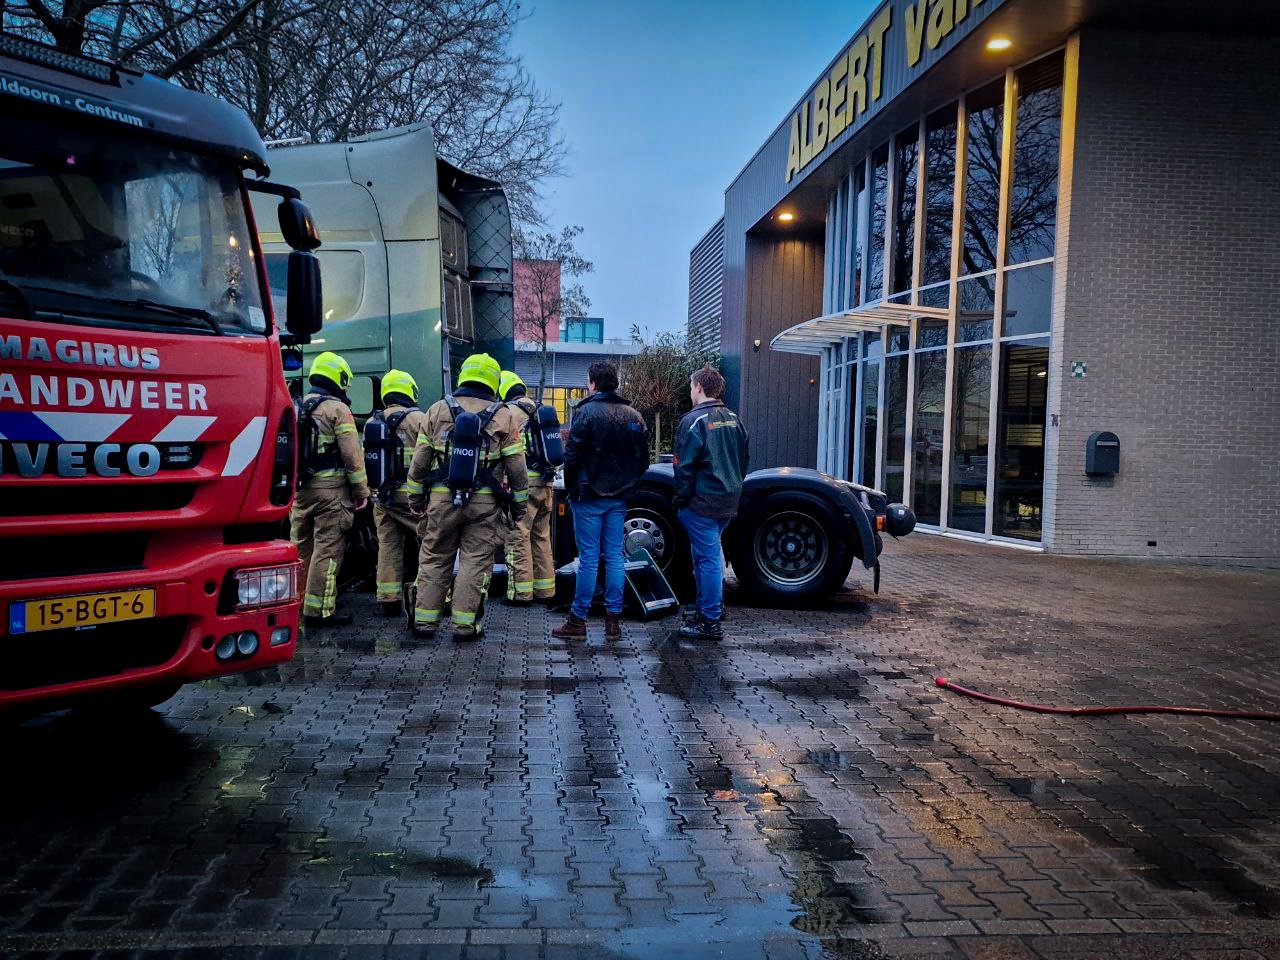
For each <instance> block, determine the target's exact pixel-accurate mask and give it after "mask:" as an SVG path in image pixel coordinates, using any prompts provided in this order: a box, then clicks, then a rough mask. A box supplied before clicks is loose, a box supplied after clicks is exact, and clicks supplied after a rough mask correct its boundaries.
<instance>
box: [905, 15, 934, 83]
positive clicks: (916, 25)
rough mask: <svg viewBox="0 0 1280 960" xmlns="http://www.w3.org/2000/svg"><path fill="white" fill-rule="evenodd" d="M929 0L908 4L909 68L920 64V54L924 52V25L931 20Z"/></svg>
mask: <svg viewBox="0 0 1280 960" xmlns="http://www.w3.org/2000/svg"><path fill="white" fill-rule="evenodd" d="M927 6H928V0H920V2H919V3H908V4H907V6H906V10H905V11H904V12H905V13H906V15H907V29H906V34H907V66H909V67H914V66H915V65H916V64H917V63H919V62H920V54H921V53H923V52H924V25H925V21H926V20H928V19H929V16H928V11H927V10H926V9H925V8H926V7H927Z"/></svg>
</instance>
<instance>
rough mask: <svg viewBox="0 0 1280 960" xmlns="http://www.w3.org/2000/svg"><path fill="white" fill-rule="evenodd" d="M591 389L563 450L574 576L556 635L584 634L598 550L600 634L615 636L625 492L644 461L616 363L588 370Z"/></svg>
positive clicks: (645, 452) (640, 429)
mask: <svg viewBox="0 0 1280 960" xmlns="http://www.w3.org/2000/svg"><path fill="white" fill-rule="evenodd" d="M587 380H588V383H587V385H588V387H589V388H590V390H591V392H590V394H589V395H588V396H587V397H586V399H584V400H583V401H582V402H581V403H579V404H578V409H577V410H576V411H575V412H574V415H573V423H572V424H571V425H570V427H569V442H568V443H567V444H565V450H564V485H565V490H567V491H568V493H569V500H570V503H571V504H572V507H573V533H574V539H575V540H576V541H577V544H578V578H577V585H576V589H575V590H574V595H573V607H572V609H571V610H570V611H569V618H568V619H567V620H565V622H564V625H563V626H561V627H557V628H556V629H555V630H552V631H551V634H552V636H554V637H559V638H560V639H561V640H585V639H586V638H587V611H588V610H589V609H590V607H591V598H592V597H593V596H594V595H595V590H596V579H597V576H598V574H599V569H600V557H601V552H602V548H603V555H604V610H605V616H604V636H605V639H606V640H617V639H620V638H621V637H622V624H621V621H620V620H619V617H620V615H621V614H622V587H623V567H622V564H623V556H622V549H623V524H624V522H625V521H626V518H627V498H628V497H631V496H632V495H633V494H635V492H636V491H637V490H639V489H640V478H641V477H643V476H644V472H645V470H647V469H648V468H649V432H648V430H647V429H646V428H645V425H644V419H643V418H642V417H641V416H640V414H639V413H638V412H636V410H635V409H634V408H633V407H632V406H630V405H629V404H628V403H627V401H626V400H624V399H623V398H622V397H620V396H618V394H617V389H618V368H617V367H615V366H614V365H613V364H612V363H609V362H608V361H604V360H601V361H599V362H597V363H593V364H592V365H591V369H590V370H589V371H588V373H587Z"/></svg>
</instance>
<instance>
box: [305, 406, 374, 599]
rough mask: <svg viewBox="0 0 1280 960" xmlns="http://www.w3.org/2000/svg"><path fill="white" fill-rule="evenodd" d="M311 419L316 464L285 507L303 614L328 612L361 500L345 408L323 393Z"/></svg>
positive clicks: (360, 468)
mask: <svg viewBox="0 0 1280 960" xmlns="http://www.w3.org/2000/svg"><path fill="white" fill-rule="evenodd" d="M315 396H323V397H324V398H325V399H324V400H322V401H321V402H320V403H318V404H317V405H316V406H315V408H314V410H313V411H312V414H311V417H312V421H313V423H314V424H315V431H316V449H317V453H318V458H317V459H318V460H319V463H318V464H317V467H316V469H315V471H314V473H313V474H312V475H311V477H310V478H308V479H307V480H306V481H305V482H304V483H303V485H302V489H300V490H299V491H298V495H297V497H296V498H295V499H294V503H293V509H292V510H291V511H290V514H289V517H290V536H291V538H292V539H293V542H294V543H296V544H297V545H298V557H299V559H301V560H302V563H303V576H304V578H305V580H306V586H305V588H304V593H303V600H302V612H303V614H305V615H306V616H308V617H321V618H328V617H331V616H333V613H334V609H335V607H336V605H337V600H338V568H339V567H340V566H341V564H342V556H343V553H344V552H345V549H346V537H347V531H348V530H350V529H351V525H352V523H353V522H354V519H355V517H354V513H353V507H354V503H353V501H357V502H358V501H363V500H367V499H368V497H369V485H368V482H367V481H366V478H365V469H364V451H363V450H362V449H361V446H360V437H359V435H358V434H357V433H356V423H355V418H354V417H352V416H351V410H350V408H349V407H348V406H347V405H346V404H345V403H343V402H342V401H341V400H339V399H338V398H337V397H334V396H332V395H330V394H328V393H324V392H321V391H313V392H312V393H309V394H308V395H307V398H308V399H310V398H312V397H315Z"/></svg>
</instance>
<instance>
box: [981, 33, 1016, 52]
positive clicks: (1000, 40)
mask: <svg viewBox="0 0 1280 960" xmlns="http://www.w3.org/2000/svg"><path fill="white" fill-rule="evenodd" d="M1012 46H1013V41H1012V40H1010V39H1009V38H1008V37H992V38H991V39H990V40H988V41H987V49H988V50H990V51H991V52H992V53H999V52H1000V51H1001V50H1008V49H1009V48H1010V47H1012Z"/></svg>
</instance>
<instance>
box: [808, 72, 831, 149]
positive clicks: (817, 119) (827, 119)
mask: <svg viewBox="0 0 1280 960" xmlns="http://www.w3.org/2000/svg"><path fill="white" fill-rule="evenodd" d="M830 100H831V81H830V80H828V79H827V78H826V77H823V78H822V79H821V80H819V81H818V85H817V86H816V87H814V88H813V152H812V153H811V154H810V156H811V157H816V156H817V155H818V154H820V153H821V152H822V151H823V150H825V149H826V147H827V140H828V138H829V133H828V131H829V130H830V128H831V116H830V113H829V112H828V111H829V109H830V108H829V106H828V103H829V101H830Z"/></svg>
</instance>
